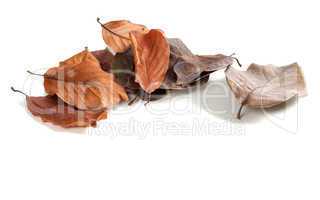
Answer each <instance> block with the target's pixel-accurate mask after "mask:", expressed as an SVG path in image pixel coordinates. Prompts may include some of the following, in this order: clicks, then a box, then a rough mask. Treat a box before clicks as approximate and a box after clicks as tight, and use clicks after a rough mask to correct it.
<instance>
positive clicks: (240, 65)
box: [229, 53, 242, 67]
mask: <svg viewBox="0 0 320 200" xmlns="http://www.w3.org/2000/svg"><path fill="white" fill-rule="evenodd" d="M234 55H236V54H235V53H232V54H231V55H230V56H229V57H231V58H233V59H234V60H235V61H236V62H237V64H238V65H239V67H242V64H241V63H240V61H239V59H238V58H237V57H235V56H234Z"/></svg>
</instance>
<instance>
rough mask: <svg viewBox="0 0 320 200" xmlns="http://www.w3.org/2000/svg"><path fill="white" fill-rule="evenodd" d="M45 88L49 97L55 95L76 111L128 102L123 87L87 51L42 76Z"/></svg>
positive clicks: (98, 108) (61, 63)
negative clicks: (74, 107) (76, 109)
mask: <svg viewBox="0 0 320 200" xmlns="http://www.w3.org/2000/svg"><path fill="white" fill-rule="evenodd" d="M44 87H45V90H46V92H47V93H48V94H49V95H54V94H56V95H57V96H59V97H60V98H61V99H62V100H63V101H65V102H66V103H68V104H70V105H73V106H76V107H77V108H79V109H90V110H92V109H97V110H100V109H102V108H110V107H112V106H113V105H115V104H118V103H119V102H120V101H122V100H124V101H127V100H128V96H127V94H126V92H125V90H124V89H123V88H122V86H120V85H119V84H117V83H116V82H114V80H113V75H112V74H110V73H107V72H104V71H103V70H102V69H101V67H100V64H99V61H98V60H97V59H96V58H95V57H94V56H93V55H92V53H90V52H89V51H88V50H87V49H86V50H84V51H82V52H80V53H78V54H76V55H74V56H72V57H71V58H69V59H67V60H65V61H63V62H60V66H59V67H54V68H50V69H49V70H48V71H47V72H46V74H45V75H44Z"/></svg>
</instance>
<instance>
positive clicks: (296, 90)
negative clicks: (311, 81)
mask: <svg viewBox="0 0 320 200" xmlns="http://www.w3.org/2000/svg"><path fill="white" fill-rule="evenodd" d="M226 79H227V82H228V85H229V86H230V88H231V90H232V92H233V93H234V95H235V97H236V98H237V99H238V101H239V102H240V103H241V107H240V109H239V112H238V115H237V117H238V118H240V115H241V109H242V107H243V106H244V105H247V106H250V107H253V108H270V107H273V106H276V105H278V104H281V103H283V102H286V101H288V100H289V99H291V98H292V97H294V96H304V95H306V86H305V81H304V77H303V73H302V72H301V69H300V66H299V65H298V64H297V63H293V64H291V65H287V66H283V67H275V66H273V65H257V64H251V65H250V66H249V68H248V70H247V71H238V70H236V69H234V68H232V67H230V68H228V69H227V70H226Z"/></svg>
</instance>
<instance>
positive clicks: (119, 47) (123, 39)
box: [102, 20, 149, 53]
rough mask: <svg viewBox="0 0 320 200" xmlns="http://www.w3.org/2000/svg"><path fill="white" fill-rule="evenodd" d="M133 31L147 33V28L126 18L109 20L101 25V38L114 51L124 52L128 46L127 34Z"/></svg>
mask: <svg viewBox="0 0 320 200" xmlns="http://www.w3.org/2000/svg"><path fill="white" fill-rule="evenodd" d="M133 31H135V32H139V33H147V32H148V31H149V30H148V29H147V28H146V27H145V26H143V25H140V24H134V23H131V22H130V21H127V20H119V21H110V22H108V23H105V24H104V25H102V37H103V40H104V42H105V43H106V44H107V45H108V46H109V47H110V48H111V49H112V50H113V51H114V52H115V53H118V52H124V51H126V50H127V49H128V48H129V47H130V45H131V41H130V39H129V34H130V33H131V32H133Z"/></svg>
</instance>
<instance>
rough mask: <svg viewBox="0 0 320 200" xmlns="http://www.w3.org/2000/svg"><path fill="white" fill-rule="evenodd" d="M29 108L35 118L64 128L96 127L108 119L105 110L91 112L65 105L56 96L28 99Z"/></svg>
mask: <svg viewBox="0 0 320 200" xmlns="http://www.w3.org/2000/svg"><path fill="white" fill-rule="evenodd" d="M26 100H27V107H28V109H29V110H30V112H31V113H32V114H33V115H34V116H38V117H40V118H41V119H42V121H44V122H50V123H52V124H55V125H58V126H62V127H64V128H72V127H88V126H93V127H95V126H96V122H97V121H99V120H102V119H106V118H107V112H106V111H105V110H100V111H89V110H86V111H84V110H78V109H77V108H75V107H73V106H70V105H68V104H66V103H64V102H63V101H62V100H61V99H59V98H58V97H57V96H56V95H54V96H43V97H29V96H27V97H26Z"/></svg>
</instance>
